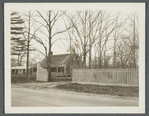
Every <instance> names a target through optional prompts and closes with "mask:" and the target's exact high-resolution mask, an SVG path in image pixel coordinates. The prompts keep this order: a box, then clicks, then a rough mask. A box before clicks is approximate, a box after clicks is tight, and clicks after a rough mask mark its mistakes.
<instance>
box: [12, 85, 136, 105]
mask: <svg viewBox="0 0 149 116" xmlns="http://www.w3.org/2000/svg"><path fill="white" fill-rule="evenodd" d="M11 100H12V101H11V102H12V103H11V106H12V107H50V106H52V107H54V106H56V107H57V106H58V107H63V106H64V107H65V106H138V104H139V100H138V99H137V98H121V97H118V98H117V97H115V96H114V97H113V96H112V97H111V96H105V95H93V94H92V95H90V94H87V93H76V92H68V91H63V90H57V89H51V90H47V91H45V90H44V91H43V90H32V89H27V88H12V89H11Z"/></svg>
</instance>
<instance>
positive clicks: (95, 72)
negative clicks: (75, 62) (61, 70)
mask: <svg viewBox="0 0 149 116" xmlns="http://www.w3.org/2000/svg"><path fill="white" fill-rule="evenodd" d="M72 81H73V82H99V83H115V84H118V83H119V84H130V85H132V84H133V85H139V71H138V68H136V69H74V70H73V75H72Z"/></svg>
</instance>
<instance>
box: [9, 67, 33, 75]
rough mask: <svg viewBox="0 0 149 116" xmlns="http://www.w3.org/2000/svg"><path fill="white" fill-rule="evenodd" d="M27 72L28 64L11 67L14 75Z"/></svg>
mask: <svg viewBox="0 0 149 116" xmlns="http://www.w3.org/2000/svg"><path fill="white" fill-rule="evenodd" d="M29 68H30V67H29ZM26 73H27V71H26V66H15V67H11V74H12V75H16V74H20V75H24V74H26Z"/></svg>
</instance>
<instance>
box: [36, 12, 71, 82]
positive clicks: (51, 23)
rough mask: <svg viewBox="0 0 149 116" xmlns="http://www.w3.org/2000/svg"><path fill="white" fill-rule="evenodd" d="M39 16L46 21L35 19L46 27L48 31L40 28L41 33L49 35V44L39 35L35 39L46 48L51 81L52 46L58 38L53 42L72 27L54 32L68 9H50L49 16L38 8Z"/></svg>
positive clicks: (49, 79)
mask: <svg viewBox="0 0 149 116" xmlns="http://www.w3.org/2000/svg"><path fill="white" fill-rule="evenodd" d="M37 13H38V17H40V18H41V19H42V20H43V22H44V23H42V22H40V21H38V20H37V19H35V18H34V21H35V22H37V23H38V24H40V25H41V26H43V27H44V28H45V29H46V32H45V31H43V30H40V33H42V34H44V35H45V36H46V37H47V42H48V46H46V44H45V43H44V40H43V38H40V37H38V36H37V35H36V36H35V40H36V41H37V42H39V43H40V44H41V45H42V46H43V47H44V49H45V57H46V59H47V65H48V68H47V70H48V81H51V47H52V45H53V44H54V43H55V42H56V41H58V39H55V40H54V41H53V43H52V40H53V38H54V37H55V36H56V35H58V34H61V33H63V32H66V31H67V30H68V29H70V28H71V27H68V28H66V29H64V30H58V31H56V32H53V28H54V27H55V25H56V23H57V21H58V20H59V18H60V17H62V16H63V15H64V14H65V13H66V11H52V10H49V11H47V12H46V13H47V17H46V16H44V15H43V13H41V12H39V11H38V10H37ZM43 54H44V53H43Z"/></svg>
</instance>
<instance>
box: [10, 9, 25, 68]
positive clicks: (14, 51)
mask: <svg viewBox="0 0 149 116" xmlns="http://www.w3.org/2000/svg"><path fill="white" fill-rule="evenodd" d="M10 15H11V19H10V20H11V28H10V30H11V35H12V36H11V55H17V56H18V66H20V65H21V61H20V57H22V55H23V54H24V52H25V48H26V42H25V40H24V38H23V36H22V33H23V29H24V27H23V26H22V24H23V23H24V20H23V19H22V18H21V16H20V15H19V13H18V12H12V13H11V14H10Z"/></svg>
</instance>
